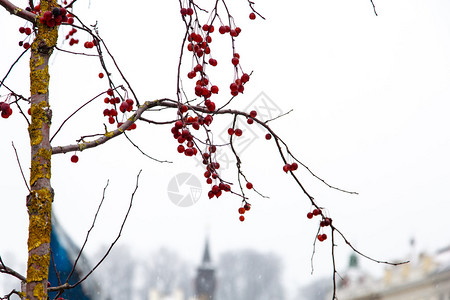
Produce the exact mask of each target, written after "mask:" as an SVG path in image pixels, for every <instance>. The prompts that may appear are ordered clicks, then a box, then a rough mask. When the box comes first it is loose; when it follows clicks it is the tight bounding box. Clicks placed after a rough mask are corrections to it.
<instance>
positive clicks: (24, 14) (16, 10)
mask: <svg viewBox="0 0 450 300" xmlns="http://www.w3.org/2000/svg"><path fill="white" fill-rule="evenodd" d="M0 5H1V6H3V7H4V8H5V9H6V10H7V11H9V13H10V14H12V15H16V16H18V17H20V18H22V19H25V20H27V21H30V22H32V23H35V22H36V19H37V15H35V14H34V13H32V12H30V11H27V10H25V9H21V8H20V7H17V6H15V5H14V4H12V3H11V2H9V1H8V0H0Z"/></svg>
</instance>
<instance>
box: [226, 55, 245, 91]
mask: <svg viewBox="0 0 450 300" xmlns="http://www.w3.org/2000/svg"><path fill="white" fill-rule="evenodd" d="M238 57H239V54H238V53H234V57H233V59H232V60H231V63H232V64H233V65H234V66H236V65H237V64H239V58H238ZM236 72H237V71H236ZM249 80H250V76H249V75H248V74H247V73H244V74H242V76H241V78H238V79H236V80H235V81H234V82H233V83H231V84H230V92H231V95H233V96H237V95H238V94H239V93H241V94H242V93H244V84H245V83H247V82H248V81H249Z"/></svg>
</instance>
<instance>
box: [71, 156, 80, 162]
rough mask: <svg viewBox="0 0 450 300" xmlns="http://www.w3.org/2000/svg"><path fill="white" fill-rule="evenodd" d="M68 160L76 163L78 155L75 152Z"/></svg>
mask: <svg viewBox="0 0 450 300" xmlns="http://www.w3.org/2000/svg"><path fill="white" fill-rule="evenodd" d="M70 161H71V162H73V163H77V162H78V156H77V155H76V154H74V155H72V157H71V158H70Z"/></svg>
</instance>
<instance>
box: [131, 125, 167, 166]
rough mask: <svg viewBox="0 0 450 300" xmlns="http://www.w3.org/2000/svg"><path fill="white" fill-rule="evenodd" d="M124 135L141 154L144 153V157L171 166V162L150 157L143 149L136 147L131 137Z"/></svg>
mask: <svg viewBox="0 0 450 300" xmlns="http://www.w3.org/2000/svg"><path fill="white" fill-rule="evenodd" d="M123 134H124V135H125V137H126V138H127V140H128V141H129V142H130V143H131V145H133V146H134V147H135V148H136V149H138V150H139V152H141V153H142V155H144V156H147V157H148V158H150V159H152V160H154V161H157V162H159V163H170V164H171V163H172V162H171V161H168V160H160V159H157V158H154V157H151V156H150V155H148V154H147V153H145V152H144V151H142V149H141V148H140V147H139V146H138V145H136V144H135V143H134V142H133V141H132V140H131V139H130V137H129V136H128V135H127V134H126V133H125V132H124V133H123Z"/></svg>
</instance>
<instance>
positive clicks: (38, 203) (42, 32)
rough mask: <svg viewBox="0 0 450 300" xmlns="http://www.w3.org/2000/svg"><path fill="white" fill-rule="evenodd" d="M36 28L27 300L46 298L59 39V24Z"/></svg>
mask: <svg viewBox="0 0 450 300" xmlns="http://www.w3.org/2000/svg"><path fill="white" fill-rule="evenodd" d="M40 2H41V3H40V5H41V11H42V12H45V11H47V10H50V11H51V10H52V8H53V7H56V1H55V0H50V1H45V0H41V1H40ZM37 27H38V31H37V34H36V38H35V40H34V41H33V43H32V45H31V57H30V89H31V124H30V126H29V128H28V131H29V135H30V144H31V172H30V187H31V193H30V195H29V196H28V197H27V207H28V215H29V222H30V223H29V228H28V264H27V284H26V291H25V292H26V299H29V300H46V299H47V280H48V272H49V264H50V234H51V210H52V201H53V189H52V187H51V183H50V177H51V155H52V151H51V146H50V141H49V140H50V136H49V135H50V124H51V115H52V113H51V110H50V104H49V93H48V89H49V80H50V75H49V71H48V61H49V58H50V56H51V54H52V51H53V48H54V46H55V45H56V41H57V39H58V27H57V26H55V27H53V28H50V27H48V26H46V25H44V24H41V23H40V22H39V20H38V21H37Z"/></svg>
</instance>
